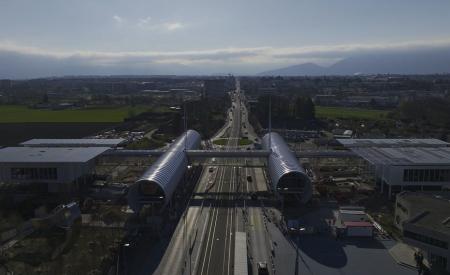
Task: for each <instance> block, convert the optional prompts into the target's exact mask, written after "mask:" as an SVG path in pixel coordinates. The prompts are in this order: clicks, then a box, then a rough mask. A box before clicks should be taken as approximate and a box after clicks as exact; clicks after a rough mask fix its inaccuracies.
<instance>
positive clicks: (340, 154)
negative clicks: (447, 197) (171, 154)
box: [104, 149, 357, 158]
mask: <svg viewBox="0 0 450 275" xmlns="http://www.w3.org/2000/svg"><path fill="white" fill-rule="evenodd" d="M184 151H185V152H186V155H187V156H188V157H189V158H267V157H269V155H270V151H269V150H226V151H225V150H184ZM165 152H166V151H165V150H125V149H111V150H109V151H107V152H105V153H104V155H111V156H148V157H159V156H161V155H163V154H164V153H165ZM293 153H294V155H295V156H296V157H297V158H352V157H357V155H356V154H355V153H353V152H352V151H342V150H339V151H338V150H328V151H294V152H293Z"/></svg>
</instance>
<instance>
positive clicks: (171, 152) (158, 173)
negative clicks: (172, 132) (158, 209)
mask: <svg viewBox="0 0 450 275" xmlns="http://www.w3.org/2000/svg"><path fill="white" fill-rule="evenodd" d="M200 143H201V137H200V134H199V133H198V132H196V131H194V130H188V131H187V132H185V133H183V135H181V136H180V137H178V138H177V139H176V140H175V141H174V142H173V143H172V144H171V145H170V146H169V148H168V149H167V151H166V152H165V153H164V154H163V155H162V156H161V157H159V158H158V160H157V161H156V162H155V163H154V164H153V165H152V166H151V167H150V168H149V169H147V171H145V172H144V174H143V175H142V176H141V177H140V178H139V179H138V180H137V181H136V183H135V184H133V185H132V186H131V187H130V189H129V190H128V204H129V205H130V207H131V209H133V211H135V212H139V211H140V209H141V207H142V205H144V204H149V203H154V202H158V203H162V204H167V203H168V202H169V201H170V200H171V198H172V194H173V193H174V192H175V189H176V188H177V185H178V183H179V182H180V181H181V179H182V177H183V175H184V173H185V172H186V168H187V165H188V158H187V156H186V152H185V151H184V150H185V149H186V150H195V149H198V148H199V147H200Z"/></svg>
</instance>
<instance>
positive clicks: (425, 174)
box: [403, 169, 450, 182]
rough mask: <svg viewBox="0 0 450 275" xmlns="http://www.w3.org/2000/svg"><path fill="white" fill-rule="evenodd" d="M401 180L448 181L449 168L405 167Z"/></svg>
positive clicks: (449, 175)
mask: <svg viewBox="0 0 450 275" xmlns="http://www.w3.org/2000/svg"><path fill="white" fill-rule="evenodd" d="M403 181H406V182H447V181H450V169H405V170H403Z"/></svg>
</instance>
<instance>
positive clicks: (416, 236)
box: [403, 230, 448, 249]
mask: <svg viewBox="0 0 450 275" xmlns="http://www.w3.org/2000/svg"><path fill="white" fill-rule="evenodd" d="M403 236H405V237H406V238H409V239H412V240H416V241H419V242H421V243H426V244H429V245H433V246H436V247H440V248H443V249H448V243H447V242H445V241H442V240H438V239H435V238H432V237H428V236H425V235H422V234H417V233H415V232H411V231H407V230H405V231H403Z"/></svg>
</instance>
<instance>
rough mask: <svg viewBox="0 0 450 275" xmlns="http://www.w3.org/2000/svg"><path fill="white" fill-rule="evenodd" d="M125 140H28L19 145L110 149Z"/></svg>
mask: <svg viewBox="0 0 450 275" xmlns="http://www.w3.org/2000/svg"><path fill="white" fill-rule="evenodd" d="M125 141H126V140H125V139H123V138H109V139H99V138H78V139H39V138H35V139H30V140H27V141H25V142H22V143H20V145H21V146H27V147H111V148H116V147H119V146H121V145H122V144H123V143H124V142H125Z"/></svg>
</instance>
